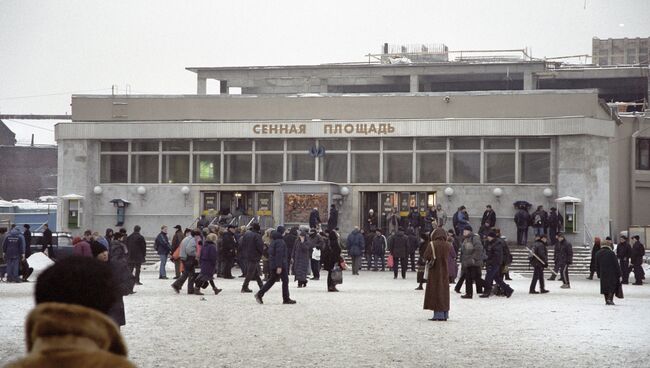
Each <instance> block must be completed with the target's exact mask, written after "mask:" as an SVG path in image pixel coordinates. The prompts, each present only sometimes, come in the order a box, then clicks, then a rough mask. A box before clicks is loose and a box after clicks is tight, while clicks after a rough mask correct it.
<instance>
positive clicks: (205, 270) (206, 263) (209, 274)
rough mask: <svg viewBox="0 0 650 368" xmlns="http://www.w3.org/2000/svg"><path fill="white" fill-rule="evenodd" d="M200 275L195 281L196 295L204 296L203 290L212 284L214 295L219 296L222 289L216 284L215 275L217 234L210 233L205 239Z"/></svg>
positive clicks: (200, 256)
mask: <svg viewBox="0 0 650 368" xmlns="http://www.w3.org/2000/svg"><path fill="white" fill-rule="evenodd" d="M199 265H200V267H201V268H200V271H199V275H198V276H197V277H196V279H195V280H194V294H195V295H203V293H202V292H201V289H202V288H203V289H205V288H206V287H207V284H210V286H211V287H212V291H214V295H218V294H219V293H220V292H221V289H219V288H218V287H217V285H215V283H214V274H215V273H217V234H214V233H210V234H208V236H207V237H206V238H205V242H204V243H203V246H202V247H201V252H200V254H199Z"/></svg>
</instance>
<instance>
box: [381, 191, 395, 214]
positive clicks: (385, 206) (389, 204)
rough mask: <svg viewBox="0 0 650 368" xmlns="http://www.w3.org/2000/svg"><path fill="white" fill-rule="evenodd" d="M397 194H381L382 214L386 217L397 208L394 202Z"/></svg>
mask: <svg viewBox="0 0 650 368" xmlns="http://www.w3.org/2000/svg"><path fill="white" fill-rule="evenodd" d="M394 198H395V193H381V214H382V216H386V215H387V214H388V213H390V211H391V210H392V209H393V208H395V203H393V202H394Z"/></svg>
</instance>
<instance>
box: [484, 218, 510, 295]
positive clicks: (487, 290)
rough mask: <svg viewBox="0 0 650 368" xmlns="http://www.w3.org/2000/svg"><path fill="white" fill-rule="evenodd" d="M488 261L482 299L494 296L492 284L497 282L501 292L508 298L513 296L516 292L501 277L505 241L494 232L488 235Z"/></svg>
mask: <svg viewBox="0 0 650 368" xmlns="http://www.w3.org/2000/svg"><path fill="white" fill-rule="evenodd" d="M486 238H487V241H486V242H485V243H486V245H487V260H486V261H485V263H486V274H485V286H484V287H483V294H481V295H480V297H481V298H489V297H490V295H492V283H493V282H496V284H497V286H498V287H499V290H501V291H502V292H503V293H504V294H505V295H506V296H507V297H508V298H510V297H511V296H512V293H513V292H514V290H512V288H511V287H510V285H508V284H506V283H505V282H504V281H503V279H502V278H501V277H500V276H499V275H500V273H501V267H502V266H503V262H504V261H503V258H504V251H503V248H504V241H503V240H502V239H500V238H499V237H497V234H496V233H495V232H494V231H490V232H489V233H487V236H486Z"/></svg>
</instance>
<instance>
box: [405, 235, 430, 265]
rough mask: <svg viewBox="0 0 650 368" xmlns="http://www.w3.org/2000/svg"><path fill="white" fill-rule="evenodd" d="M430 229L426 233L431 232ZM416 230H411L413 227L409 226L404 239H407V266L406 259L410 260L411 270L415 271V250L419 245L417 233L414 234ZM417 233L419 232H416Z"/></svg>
mask: <svg viewBox="0 0 650 368" xmlns="http://www.w3.org/2000/svg"><path fill="white" fill-rule="evenodd" d="M431 232H432V231H429V232H428V233H426V234H431ZM415 234H416V232H415V231H414V230H413V228H409V229H408V230H407V232H406V239H407V243H406V244H407V246H406V250H407V253H408V255H407V262H406V263H407V267H406V268H408V260H409V259H410V260H411V271H413V272H415V252H416V251H417V250H418V248H419V247H420V240H419V237H418V236H417V235H415ZM418 234H419V233H418Z"/></svg>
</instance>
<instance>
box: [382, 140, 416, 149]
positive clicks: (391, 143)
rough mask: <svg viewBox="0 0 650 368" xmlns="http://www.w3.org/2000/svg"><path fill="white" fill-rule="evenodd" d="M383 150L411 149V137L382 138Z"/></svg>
mask: <svg viewBox="0 0 650 368" xmlns="http://www.w3.org/2000/svg"><path fill="white" fill-rule="evenodd" d="M384 150H388V151H397V150H407V151H412V150H413V139H412V138H386V139H384Z"/></svg>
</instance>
